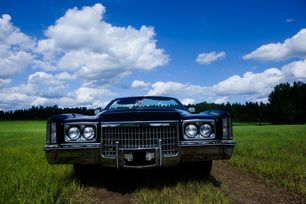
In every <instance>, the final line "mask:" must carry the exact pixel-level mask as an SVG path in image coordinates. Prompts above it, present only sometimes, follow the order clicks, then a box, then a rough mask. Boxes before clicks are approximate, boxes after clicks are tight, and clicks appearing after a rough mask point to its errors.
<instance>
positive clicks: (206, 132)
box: [200, 124, 214, 138]
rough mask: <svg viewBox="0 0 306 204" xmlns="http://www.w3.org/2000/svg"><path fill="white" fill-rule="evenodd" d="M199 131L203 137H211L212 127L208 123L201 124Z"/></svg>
mask: <svg viewBox="0 0 306 204" xmlns="http://www.w3.org/2000/svg"><path fill="white" fill-rule="evenodd" d="M200 133H201V135H202V136H203V137H205V138H209V137H212V134H211V133H212V127H211V126H210V125H208V124H203V125H201V127H200ZM213 137H214V136H213Z"/></svg>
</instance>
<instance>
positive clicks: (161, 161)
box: [158, 139, 163, 167]
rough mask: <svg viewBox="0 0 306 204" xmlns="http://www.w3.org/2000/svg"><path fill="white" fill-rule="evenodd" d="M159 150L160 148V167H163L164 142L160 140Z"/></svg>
mask: <svg viewBox="0 0 306 204" xmlns="http://www.w3.org/2000/svg"><path fill="white" fill-rule="evenodd" d="M158 148H159V166H160V167H161V166H163V149H162V140H161V139H159V140H158Z"/></svg>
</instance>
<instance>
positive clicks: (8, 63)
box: [0, 14, 35, 78]
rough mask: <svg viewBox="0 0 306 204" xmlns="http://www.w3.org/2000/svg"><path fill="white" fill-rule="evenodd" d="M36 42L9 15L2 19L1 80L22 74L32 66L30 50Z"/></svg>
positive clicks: (0, 34)
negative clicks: (13, 22)
mask: <svg viewBox="0 0 306 204" xmlns="http://www.w3.org/2000/svg"><path fill="white" fill-rule="evenodd" d="M34 45H35V41H34V40H32V39H31V38H30V37H29V36H27V35H25V34H24V33H22V32H21V31H20V30H19V29H18V28H17V27H15V26H14V25H13V24H12V22H11V16H10V15H8V14H4V15H2V17H0V59H1V60H0V70H1V71H0V78H8V77H10V76H12V75H14V74H16V73H20V72H22V71H23V70H24V69H25V68H27V67H28V66H29V65H31V64H32V60H33V56H32V54H31V52H30V50H31V49H32V48H33V47H34Z"/></svg>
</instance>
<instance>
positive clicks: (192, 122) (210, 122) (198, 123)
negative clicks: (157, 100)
mask: <svg viewBox="0 0 306 204" xmlns="http://www.w3.org/2000/svg"><path fill="white" fill-rule="evenodd" d="M189 125H195V126H196V127H197V130H198V131H197V134H196V135H195V136H194V137H188V136H187V134H186V131H185V129H186V127H187V126H189ZM203 125H209V126H210V127H211V129H212V131H211V134H210V135H208V136H204V135H202V134H201V131H200V128H201V126H203ZM182 128H183V138H184V140H210V139H215V138H216V121H215V120H213V119H190V120H183V123H182Z"/></svg>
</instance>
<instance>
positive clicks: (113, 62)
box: [37, 3, 168, 85]
mask: <svg viewBox="0 0 306 204" xmlns="http://www.w3.org/2000/svg"><path fill="white" fill-rule="evenodd" d="M104 13H105V7H104V6H103V5H102V4H99V3H98V4H95V5H94V6H92V7H89V6H85V7H83V8H81V9H78V8H73V9H69V10H68V11H67V12H66V13H65V15H64V16H63V17H61V18H59V19H58V20H57V21H56V22H55V24H54V25H51V26H49V27H48V29H47V30H46V31H45V35H46V37H47V38H46V39H41V40H39V42H38V47H37V51H38V52H39V53H42V54H43V56H44V59H45V60H46V61H49V62H50V63H51V64H53V66H51V67H59V69H61V70H65V71H68V72H73V73H76V74H77V76H79V77H80V78H82V79H83V80H84V81H85V82H86V83H90V82H94V83H96V84H98V85H103V84H107V83H113V82H114V81H116V80H113V79H115V78H118V76H119V77H122V76H126V75H128V74H129V73H130V72H131V70H137V69H139V70H152V69H154V68H156V67H158V66H162V65H165V64H166V63H167V62H168V56H167V55H166V54H165V52H164V50H163V49H160V48H157V45H156V42H157V41H156V39H155V31H154V28H153V27H147V26H141V27H140V29H136V28H133V27H132V26H127V27H116V26H112V25H111V24H109V23H107V22H106V21H104V19H103V15H104Z"/></svg>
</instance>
